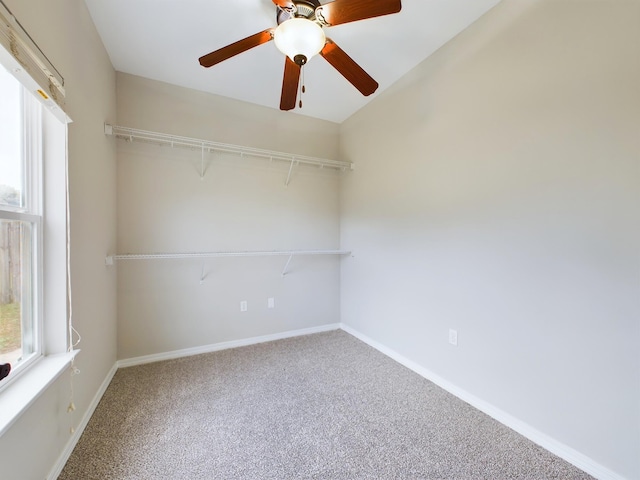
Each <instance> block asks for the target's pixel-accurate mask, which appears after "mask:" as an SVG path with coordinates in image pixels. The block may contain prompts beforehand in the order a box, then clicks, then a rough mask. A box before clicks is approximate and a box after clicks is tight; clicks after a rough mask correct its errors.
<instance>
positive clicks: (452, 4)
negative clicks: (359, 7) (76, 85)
mask: <svg viewBox="0 0 640 480" xmlns="http://www.w3.org/2000/svg"><path fill="white" fill-rule="evenodd" d="M499 1H500V0H404V1H403V2H402V11H401V12H400V13H397V14H393V15H387V16H384V17H377V18H372V19H367V20H362V21H359V22H353V23H348V24H344V25H338V26H335V27H329V28H326V29H325V33H326V35H327V37H329V38H331V39H332V40H333V41H334V42H336V43H337V44H338V45H339V46H340V47H341V48H342V49H343V50H344V51H345V52H346V53H347V54H349V56H351V57H352V58H353V59H354V60H355V61H356V62H357V63H358V64H359V65H360V66H361V67H362V68H364V69H365V70H366V71H367V72H368V73H369V74H370V75H371V76H372V77H373V78H375V79H376V80H377V82H378V83H379V84H380V87H379V88H378V90H377V92H376V93H374V94H373V95H371V96H369V97H364V96H362V95H361V94H360V92H358V91H357V90H356V89H355V88H354V87H353V86H352V85H351V84H350V83H349V82H347V80H345V79H344V77H342V75H340V74H339V73H338V72H337V71H336V70H335V69H333V67H331V66H330V65H329V64H328V63H327V62H326V61H325V60H324V59H323V58H322V57H320V56H318V57H314V58H313V59H311V60H310V61H309V63H308V64H307V65H306V66H305V67H304V68H303V70H304V80H305V85H306V93H305V94H304V95H303V108H302V109H301V110H300V109H297V108H296V109H295V110H292V112H294V113H300V114H303V115H308V116H311V117H316V118H321V119H325V120H329V121H332V122H337V123H341V122H342V121H344V120H345V119H347V118H348V117H349V116H351V115H352V114H353V113H355V112H356V111H357V110H359V109H360V108H362V107H363V106H364V105H365V104H366V103H367V102H369V101H371V99H372V98H374V97H375V96H376V95H378V94H379V93H380V92H382V91H384V90H385V89H386V88H388V87H389V86H390V85H391V84H392V83H394V82H395V81H396V80H398V79H399V78H400V77H401V76H403V75H404V74H405V73H407V72H408V71H409V70H411V69H412V68H413V67H415V66H416V65H417V64H419V63H420V62H421V61H422V60H424V59H425V58H427V57H428V56H429V55H431V54H432V53H433V52H434V51H435V50H437V49H438V48H439V47H440V46H442V45H443V44H444V43H446V42H447V41H448V40H450V39H451V38H453V37H454V36H455V35H457V34H458V33H459V32H461V31H462V30H464V29H465V28H466V27H467V26H468V25H470V24H471V23H473V22H474V21H475V20H476V19H477V18H478V17H480V16H481V15H482V14H483V13H485V12H486V11H487V10H489V9H490V8H491V7H493V6H494V5H495V4H497V3H498V2H499ZM85 2H86V4H87V6H88V8H89V11H90V13H91V16H92V18H93V21H94V23H95V25H96V27H97V29H98V32H99V34H100V37H101V38H102V41H103V43H104V45H105V47H106V49H107V51H108V53H109V56H110V58H111V62H112V63H113V66H114V67H115V69H116V70H118V71H120V72H125V73H130V74H133V75H139V76H142V77H146V78H150V79H154V80H160V81H162V82H166V83H171V84H174V85H180V86H183V87H188V88H192V89H196V90H201V91H205V92H210V93H214V94H217V95H223V96H225V97H231V98H235V99H238V100H243V101H246V102H251V103H255V104H258V105H263V106H267V107H272V108H279V105H280V91H281V85H282V75H283V70H284V57H283V55H282V54H281V53H280V52H279V51H278V50H277V48H276V46H275V44H274V43H273V42H268V43H266V44H264V45H260V46H258V47H256V48H253V49H251V50H249V51H247V52H244V53H242V54H240V55H237V56H235V57H233V58H231V59H229V60H226V61H224V62H222V63H220V64H218V65H214V66H213V67H211V68H203V67H201V66H200V64H199V63H198V58H199V57H201V56H202V55H204V54H207V53H209V52H211V51H213V50H217V49H218V48H221V47H224V46H226V45H228V44H229V43H232V42H235V41H237V40H240V39H242V38H245V37H248V36H249V35H252V34H254V33H257V32H259V31H262V30H265V29H267V28H270V27H275V26H276V20H275V15H276V6H275V5H274V4H273V2H272V1H271V0H224V1H223V0H109V1H105V0H85ZM322 3H328V2H327V1H324V0H322Z"/></svg>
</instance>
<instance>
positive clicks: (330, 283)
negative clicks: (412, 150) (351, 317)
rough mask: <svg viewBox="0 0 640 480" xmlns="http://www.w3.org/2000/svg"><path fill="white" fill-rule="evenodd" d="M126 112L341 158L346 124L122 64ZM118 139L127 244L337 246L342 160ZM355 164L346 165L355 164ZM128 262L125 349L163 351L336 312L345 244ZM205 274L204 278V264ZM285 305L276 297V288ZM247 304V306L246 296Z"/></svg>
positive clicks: (206, 135)
mask: <svg viewBox="0 0 640 480" xmlns="http://www.w3.org/2000/svg"><path fill="white" fill-rule="evenodd" d="M117 78H118V80H117V85H118V124H120V125H122V126H126V127H134V128H139V129H143V130H152V131H157V132H162V133H169V134H175V135H183V136H188V137H193V138H201V139H206V140H212V141H215V142H221V143H227V144H236V145H242V146H249V147H255V148H261V149H269V150H274V151H280V152H291V153H297V154H303V155H309V156H315V157H322V158H333V159H335V158H337V148H338V130H339V127H338V125H337V124H334V123H331V122H326V121H321V120H315V119H311V118H308V117H303V116H299V115H291V114H288V113H284V112H280V111H277V110H273V109H268V108H264V107H258V106H255V105H250V104H247V103H243V102H239V101H235V100H230V99H225V98H222V97H218V96H214V95H209V94H205V93H201V92H196V91H193V90H189V89H185V88H181V87H176V86H171V85H167V84H164V83H160V82H156V81H152V80H147V79H143V78H140V77H135V76H131V75H127V74H122V73H119V74H118V76H117ZM201 161H202V152H201V151H190V150H183V149H172V148H170V147H166V146H165V147H162V146H156V145H148V144H140V143H128V142H124V141H118V251H119V252H122V253H125V252H127V253H157V252H168V253H188V252H211V251H272V250H325V249H337V248H338V246H339V212H338V205H339V198H338V186H339V173H336V172H335V171H331V170H329V169H324V170H323V169H319V168H318V167H315V166H314V167H304V166H298V167H294V172H293V175H292V178H291V181H290V183H289V186H288V187H285V180H286V179H287V175H288V171H289V167H290V164H289V163H286V162H278V161H273V162H270V161H269V160H268V159H256V158H240V157H239V156H238V155H233V154H222V153H219V152H215V153H213V154H206V156H205V163H206V173H205V176H204V178H203V179H201V178H200V169H201ZM347 175H348V173H347ZM286 262H287V257H268V258H217V259H204V260H202V259H199V260H198V259H196V260H193V259H187V260H184V259H179V260H175V259H174V260H142V261H120V262H118V265H117V269H118V318H119V323H118V339H119V341H118V345H119V351H118V356H119V358H121V359H130V358H133V357H138V356H143V355H152V354H162V353H165V352H170V351H173V350H182V349H188V348H194V347H202V346H205V345H211V344H216V343H220V342H226V341H232V340H240V339H246V338H251V337H256V336H262V335H268V334H277V333H282V332H287V331H291V330H298V329H303V328H311V327H318V326H322V325H326V324H334V323H337V322H339V320H340V315H339V305H340V302H339V289H340V281H339V280H340V270H339V269H340V258H338V257H306V258H302V257H296V258H294V259H293V260H292V262H291V264H290V273H289V274H287V275H286V276H285V277H284V278H282V277H281V272H282V270H283V268H284V266H285V264H286ZM203 269H204V272H205V275H206V279H205V280H204V281H203V282H202V284H201V283H200V278H201V275H202V272H203ZM270 297H273V298H274V299H275V308H274V309H268V308H267V299H268V298H270ZM243 300H246V301H247V302H248V311H247V312H240V308H239V304H240V302H241V301H243Z"/></svg>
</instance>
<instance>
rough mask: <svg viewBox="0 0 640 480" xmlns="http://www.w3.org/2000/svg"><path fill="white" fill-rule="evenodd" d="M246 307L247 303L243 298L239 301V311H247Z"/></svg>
mask: <svg viewBox="0 0 640 480" xmlns="http://www.w3.org/2000/svg"><path fill="white" fill-rule="evenodd" d="M247 307H248V305H247V301H246V300H243V301H241V302H240V311H241V312H246V311H247Z"/></svg>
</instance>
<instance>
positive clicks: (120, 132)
mask: <svg viewBox="0 0 640 480" xmlns="http://www.w3.org/2000/svg"><path fill="white" fill-rule="evenodd" d="M104 133H105V134H106V135H112V136H115V137H116V138H120V139H123V140H127V141H130V142H133V141H140V142H146V143H153V144H157V145H169V146H171V147H180V148H188V149H193V150H202V152H203V154H204V153H205V152H207V153H211V152H225V153H235V154H238V155H240V156H245V155H247V156H251V157H259V158H265V159H268V160H280V161H286V162H291V165H315V166H318V167H321V168H332V169H336V170H342V171H345V170H353V164H352V163H351V162H343V161H340V160H331V159H327V158H318V157H310V156H306V155H297V154H293V153H285V152H277V151H274V150H264V149H261V148H253V147H245V146H240V145H232V144H228V143H220V142H214V141H211V140H202V139H198V138H191V137H182V136H179V135H171V134H167V133H159V132H151V131H148V130H139V129H135V128H129V127H121V126H117V125H109V124H105V126H104Z"/></svg>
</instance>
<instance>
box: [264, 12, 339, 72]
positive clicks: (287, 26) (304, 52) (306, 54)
mask: <svg viewBox="0 0 640 480" xmlns="http://www.w3.org/2000/svg"><path fill="white" fill-rule="evenodd" d="M273 40H274V42H275V44H276V47H278V50H280V51H281V52H282V53H284V54H285V55H286V56H287V57H289V58H290V59H291V60H293V61H294V62H295V63H296V64H298V65H300V66H302V65H304V64H305V63H307V62H308V61H309V60H310V59H311V57H313V56H314V55H317V54H318V53H319V52H320V50H322V48H323V47H324V44H325V43H326V41H327V39H326V37H325V35H324V31H323V30H322V27H321V26H320V25H318V24H317V23H316V22H314V21H312V20H308V19H306V18H291V19H289V20H287V21H285V22H282V23H281V24H280V25H278V28H276V30H275V32H274V34H273Z"/></svg>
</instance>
